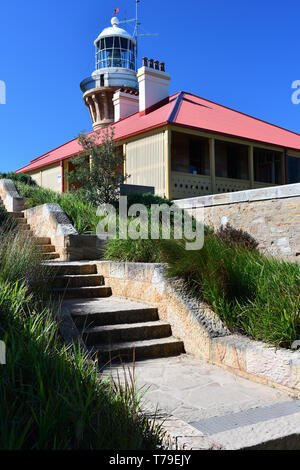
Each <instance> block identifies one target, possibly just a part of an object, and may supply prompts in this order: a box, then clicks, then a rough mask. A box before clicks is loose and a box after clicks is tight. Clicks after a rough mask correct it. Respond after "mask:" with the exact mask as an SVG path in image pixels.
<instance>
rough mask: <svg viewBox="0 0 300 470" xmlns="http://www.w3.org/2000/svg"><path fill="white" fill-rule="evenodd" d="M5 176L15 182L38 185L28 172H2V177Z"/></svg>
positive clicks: (0, 175)
mask: <svg viewBox="0 0 300 470" xmlns="http://www.w3.org/2000/svg"><path fill="white" fill-rule="evenodd" d="M2 178H5V179H9V180H12V181H14V182H15V183H22V184H27V185H28V186H37V183H36V182H35V181H34V179H32V178H31V176H30V175H27V174H26V173H14V172H13V171H11V172H9V173H0V179H2Z"/></svg>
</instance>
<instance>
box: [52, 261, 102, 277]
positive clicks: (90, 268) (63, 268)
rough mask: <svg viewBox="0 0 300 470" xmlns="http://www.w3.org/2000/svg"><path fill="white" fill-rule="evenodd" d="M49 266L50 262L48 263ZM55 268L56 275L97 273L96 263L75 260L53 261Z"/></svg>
mask: <svg viewBox="0 0 300 470" xmlns="http://www.w3.org/2000/svg"><path fill="white" fill-rule="evenodd" d="M50 266H51V263H50ZM53 266H54V267H55V268H56V269H57V274H58V275H70V276H71V275H80V274H97V266H96V264H89V263H76V262H70V263H68V262H66V263H64V262H61V263H59V264H57V263H53Z"/></svg>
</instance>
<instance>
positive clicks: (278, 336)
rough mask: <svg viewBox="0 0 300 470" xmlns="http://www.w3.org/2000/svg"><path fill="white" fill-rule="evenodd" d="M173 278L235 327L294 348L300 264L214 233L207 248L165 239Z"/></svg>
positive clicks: (299, 316)
mask: <svg viewBox="0 0 300 470" xmlns="http://www.w3.org/2000/svg"><path fill="white" fill-rule="evenodd" d="M160 250H161V260H162V261H164V262H167V263H168V265H169V271H168V276H169V277H170V278H173V277H180V278H183V279H184V280H185V282H186V284H187V286H188V288H189V289H190V291H191V292H192V293H193V294H194V295H195V296H200V298H201V299H203V300H204V301H205V302H207V303H208V304H210V305H211V306H212V308H213V309H214V311H215V312H216V313H217V314H218V315H219V316H220V318H222V319H223V320H224V321H225V323H226V324H227V326H228V327H229V328H230V329H231V331H234V332H240V333H245V334H247V335H248V336H250V337H252V338H254V339H256V340H262V341H265V342H268V343H271V344H274V345H277V346H283V347H290V346H291V343H292V342H293V341H294V340H296V339H298V336H299V335H300V267H299V265H298V264H297V263H290V262H285V261H281V260H275V259H273V258H267V257H265V256H264V255H262V254H260V253H259V252H257V251H256V250H249V249H247V248H245V247H241V246H238V245H237V244H231V243H230V244H229V245H228V244H227V243H226V242H224V241H221V240H220V239H219V237H216V236H214V235H209V236H207V237H206V239H205V244H204V247H203V249H202V250H199V251H194V252H192V251H186V250H185V249H184V246H183V245H182V244H181V243H178V242H176V241H172V240H170V241H168V242H161V245H160Z"/></svg>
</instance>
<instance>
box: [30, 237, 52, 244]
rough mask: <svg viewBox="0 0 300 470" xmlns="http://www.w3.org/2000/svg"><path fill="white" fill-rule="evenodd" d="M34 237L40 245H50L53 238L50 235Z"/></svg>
mask: <svg viewBox="0 0 300 470" xmlns="http://www.w3.org/2000/svg"><path fill="white" fill-rule="evenodd" d="M34 239H35V242H36V243H37V244H38V245H50V244H51V238H49V237H34Z"/></svg>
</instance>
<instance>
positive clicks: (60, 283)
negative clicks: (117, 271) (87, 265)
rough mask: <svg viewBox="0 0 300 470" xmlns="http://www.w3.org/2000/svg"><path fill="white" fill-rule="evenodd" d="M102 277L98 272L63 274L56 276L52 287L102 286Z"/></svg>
mask: <svg viewBox="0 0 300 470" xmlns="http://www.w3.org/2000/svg"><path fill="white" fill-rule="evenodd" d="M103 285H104V278H103V276H101V275H100V274H63V275H62V276H56V278H55V279H54V287H58V288H60V287H61V288H63V287H88V286H89V287H92V286H103Z"/></svg>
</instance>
